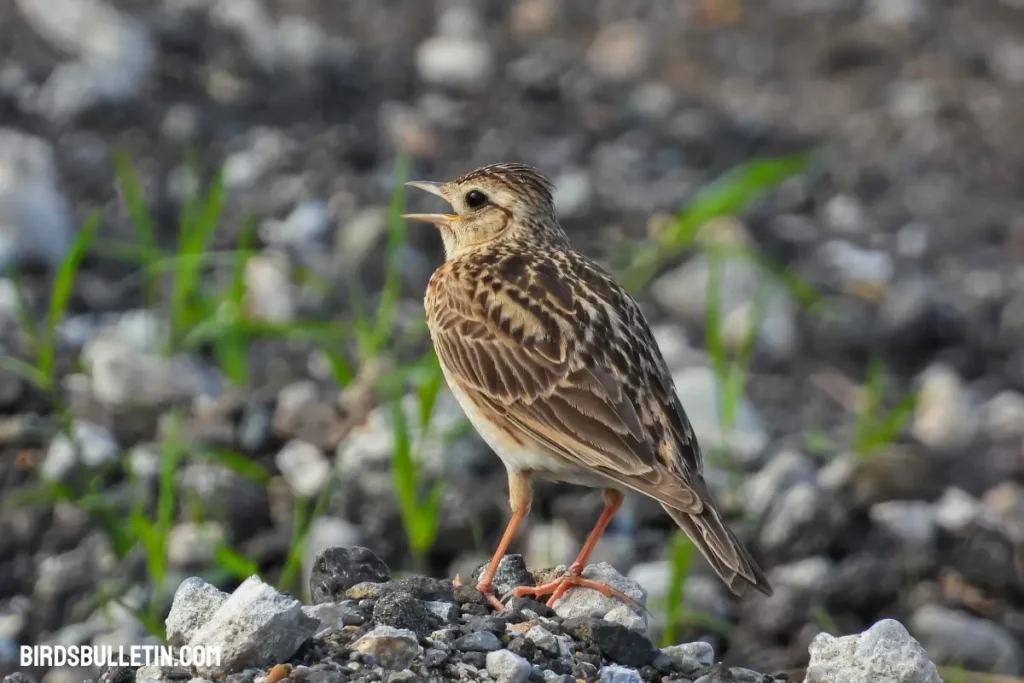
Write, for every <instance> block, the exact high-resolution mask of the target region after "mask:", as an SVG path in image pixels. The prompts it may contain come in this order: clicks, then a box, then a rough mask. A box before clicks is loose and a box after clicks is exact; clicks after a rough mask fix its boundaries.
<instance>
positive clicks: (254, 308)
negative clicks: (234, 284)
mask: <svg viewBox="0 0 1024 683" xmlns="http://www.w3.org/2000/svg"><path fill="white" fill-rule="evenodd" d="M244 280H245V308H246V311H247V312H248V313H249V314H251V315H253V316H254V317H256V318H258V319H260V320H265V321H267V322H272V323H286V322H290V321H291V320H293V319H294V318H295V309H296V301H295V296H294V293H293V291H292V289H293V288H292V283H291V268H290V266H289V262H288V259H287V258H285V257H284V255H283V254H270V253H265V254H260V255H258V256H252V257H250V258H249V259H248V260H247V261H246V262H245V274H244Z"/></svg>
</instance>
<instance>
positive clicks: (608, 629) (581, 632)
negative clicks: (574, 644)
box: [563, 619, 656, 668]
mask: <svg viewBox="0 0 1024 683" xmlns="http://www.w3.org/2000/svg"><path fill="white" fill-rule="evenodd" d="M563 626H564V627H565V630H566V631H567V632H569V633H571V634H573V635H574V636H576V637H577V638H578V639H580V640H582V641H587V642H590V643H593V644H594V645H596V646H597V647H598V649H599V650H600V651H601V652H602V653H603V654H604V656H605V657H607V658H608V659H609V660H611V661H613V662H615V663H617V664H622V665H623V666H629V667H633V668H639V667H641V666H646V665H647V664H650V663H651V662H653V661H654V655H655V654H656V653H655V651H654V647H653V646H652V645H651V641H649V640H648V639H647V638H645V637H644V636H642V635H640V634H639V633H636V632H635V631H630V630H629V629H628V628H626V627H625V626H622V625H621V624H613V623H611V622H609V621H605V620H604V619H570V620H567V621H566V622H565V623H564V624H563Z"/></svg>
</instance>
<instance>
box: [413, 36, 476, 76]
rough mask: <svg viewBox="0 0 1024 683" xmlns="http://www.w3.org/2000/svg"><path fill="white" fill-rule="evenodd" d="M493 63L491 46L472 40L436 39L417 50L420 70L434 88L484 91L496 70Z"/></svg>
mask: <svg viewBox="0 0 1024 683" xmlns="http://www.w3.org/2000/svg"><path fill="white" fill-rule="evenodd" d="M493 61H494V58H493V55H492V54H491V48H490V47H489V46H488V45H487V43H485V42H483V41H479V40H475V39H473V38H468V37H460V36H452V35H439V36H434V37H432V38H428V39H427V40H425V41H423V42H422V43H421V44H420V46H419V48H418V49H417V50H416V69H417V71H419V74H420V77H421V78H422V79H423V80H424V81H426V82H427V83H431V84H433V85H442V86H454V87H468V88H474V89H475V88H480V87H481V86H483V85H485V84H486V83H487V81H488V79H489V78H490V76H491V73H492V72H493V70H494V64H493Z"/></svg>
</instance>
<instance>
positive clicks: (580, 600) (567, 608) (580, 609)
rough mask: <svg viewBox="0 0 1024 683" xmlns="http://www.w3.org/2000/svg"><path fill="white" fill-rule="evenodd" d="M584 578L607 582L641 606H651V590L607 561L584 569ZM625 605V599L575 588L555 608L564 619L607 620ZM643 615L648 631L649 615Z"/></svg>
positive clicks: (641, 614) (559, 600) (590, 589)
mask: <svg viewBox="0 0 1024 683" xmlns="http://www.w3.org/2000/svg"><path fill="white" fill-rule="evenodd" d="M583 578H585V579H590V580H592V581H598V582H600V583H606V584H608V585H609V586H611V587H612V588H614V589H615V590H617V591H619V592H620V593H622V594H623V595H625V596H626V597H628V598H630V599H632V600H635V601H636V602H638V603H639V604H641V605H646V603H647V591H645V590H644V589H643V587H641V586H640V584H639V583H637V582H636V581H634V580H632V579H629V578H627V577H625V576H623V575H622V574H620V573H619V572H618V571H617V570H616V569H615V568H614V567H612V566H611V565H610V564H607V563H606V562H601V563H599V564H591V565H587V566H586V567H585V568H584V569H583ZM621 604H622V600H621V599H620V598H617V597H608V596H606V595H604V594H603V593H601V592H600V591H597V590H594V589H593V588H584V587H581V586H575V587H573V588H570V589H569V591H568V592H567V593H566V594H565V595H563V596H562V597H561V598H559V599H558V602H556V603H555V604H554V607H553V609H554V610H555V614H557V615H558V616H560V617H562V618H563V619H572V618H574V617H597V618H603V617H604V616H605V615H606V614H608V613H609V612H611V611H612V610H613V609H615V608H616V607H619V606H620V605H621ZM640 616H641V618H642V619H643V625H644V628H645V629H646V625H647V615H646V614H645V613H640Z"/></svg>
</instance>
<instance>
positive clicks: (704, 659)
mask: <svg viewBox="0 0 1024 683" xmlns="http://www.w3.org/2000/svg"><path fill="white" fill-rule="evenodd" d="M661 651H662V652H663V653H665V655H666V656H667V657H668V658H669V659H670V660H672V663H673V664H675V665H676V667H678V668H679V670H680V671H682V672H683V675H685V676H692V675H695V674H697V673H698V672H700V671H703V670H704V669H706V668H707V667H709V666H711V665H712V664H714V663H715V648H713V647H711V644H710V643H705V642H704V641H702V640H698V641H696V642H693V643H680V644H679V645H669V646H668V647H663V648H661Z"/></svg>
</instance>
